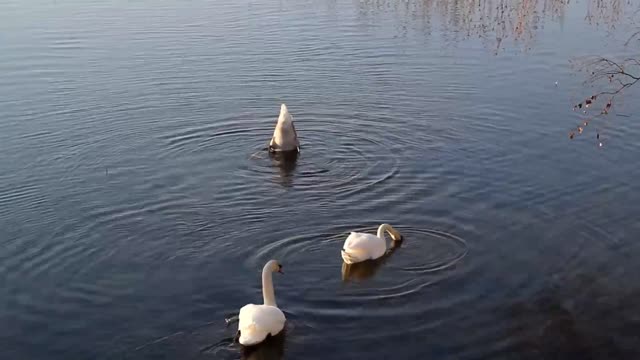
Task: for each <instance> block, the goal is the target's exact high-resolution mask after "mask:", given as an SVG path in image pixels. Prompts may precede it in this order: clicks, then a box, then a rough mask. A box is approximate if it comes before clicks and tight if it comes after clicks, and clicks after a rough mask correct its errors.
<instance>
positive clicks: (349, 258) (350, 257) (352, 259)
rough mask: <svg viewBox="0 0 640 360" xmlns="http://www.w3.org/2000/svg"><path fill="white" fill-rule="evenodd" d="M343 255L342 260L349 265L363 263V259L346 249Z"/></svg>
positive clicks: (343, 250) (342, 252)
mask: <svg viewBox="0 0 640 360" xmlns="http://www.w3.org/2000/svg"><path fill="white" fill-rule="evenodd" d="M341 255H342V260H344V262H345V263H347V264H354V263H357V262H360V261H362V258H360V257H358V256H357V255H356V254H353V253H351V252H348V251H347V250H345V249H342V251H341Z"/></svg>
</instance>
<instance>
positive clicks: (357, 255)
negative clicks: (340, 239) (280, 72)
mask: <svg viewBox="0 0 640 360" xmlns="http://www.w3.org/2000/svg"><path fill="white" fill-rule="evenodd" d="M385 232H389V234H390V235H391V238H392V239H393V240H394V241H399V240H401V239H402V236H401V235H400V233H399V232H398V231H397V230H396V229H394V228H393V227H391V225H389V224H382V225H380V227H378V234H377V235H373V234H367V233H359V232H351V233H350V234H349V236H348V237H347V239H346V240H345V242H344V246H343V247H342V251H341V255H342V260H344V262H345V263H347V264H355V263H359V262H362V261H366V260H373V259H378V258H380V257H382V256H383V255H384V254H385V253H386V252H387V240H386V238H385V236H384V234H385Z"/></svg>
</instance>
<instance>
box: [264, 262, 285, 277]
mask: <svg viewBox="0 0 640 360" xmlns="http://www.w3.org/2000/svg"><path fill="white" fill-rule="evenodd" d="M265 269H268V270H269V271H271V272H278V273H280V274H284V271H282V264H280V263H279V262H278V260H269V262H267V265H265Z"/></svg>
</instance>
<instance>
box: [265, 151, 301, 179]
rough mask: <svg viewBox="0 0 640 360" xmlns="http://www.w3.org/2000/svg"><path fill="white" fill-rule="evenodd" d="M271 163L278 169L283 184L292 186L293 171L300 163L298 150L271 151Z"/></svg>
mask: <svg viewBox="0 0 640 360" xmlns="http://www.w3.org/2000/svg"><path fill="white" fill-rule="evenodd" d="M269 157H270V158H271V164H272V165H273V166H274V167H275V168H277V169H278V173H279V175H280V183H281V184H282V185H283V186H291V184H292V182H293V172H294V171H295V170H296V166H297V164H298V152H297V151H287V152H271V153H269Z"/></svg>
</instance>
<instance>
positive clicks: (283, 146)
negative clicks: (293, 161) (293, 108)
mask: <svg viewBox="0 0 640 360" xmlns="http://www.w3.org/2000/svg"><path fill="white" fill-rule="evenodd" d="M299 147H300V142H299V140H298V133H297V132H296V128H295V126H294V125H293V116H291V114H289V110H288V109H287V106H286V105H285V104H282V106H281V107H280V116H279V117H278V123H277V124H276V128H275V130H274V131H273V136H272V137H271V142H269V149H270V150H271V151H292V150H296V151H298V150H299Z"/></svg>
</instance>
